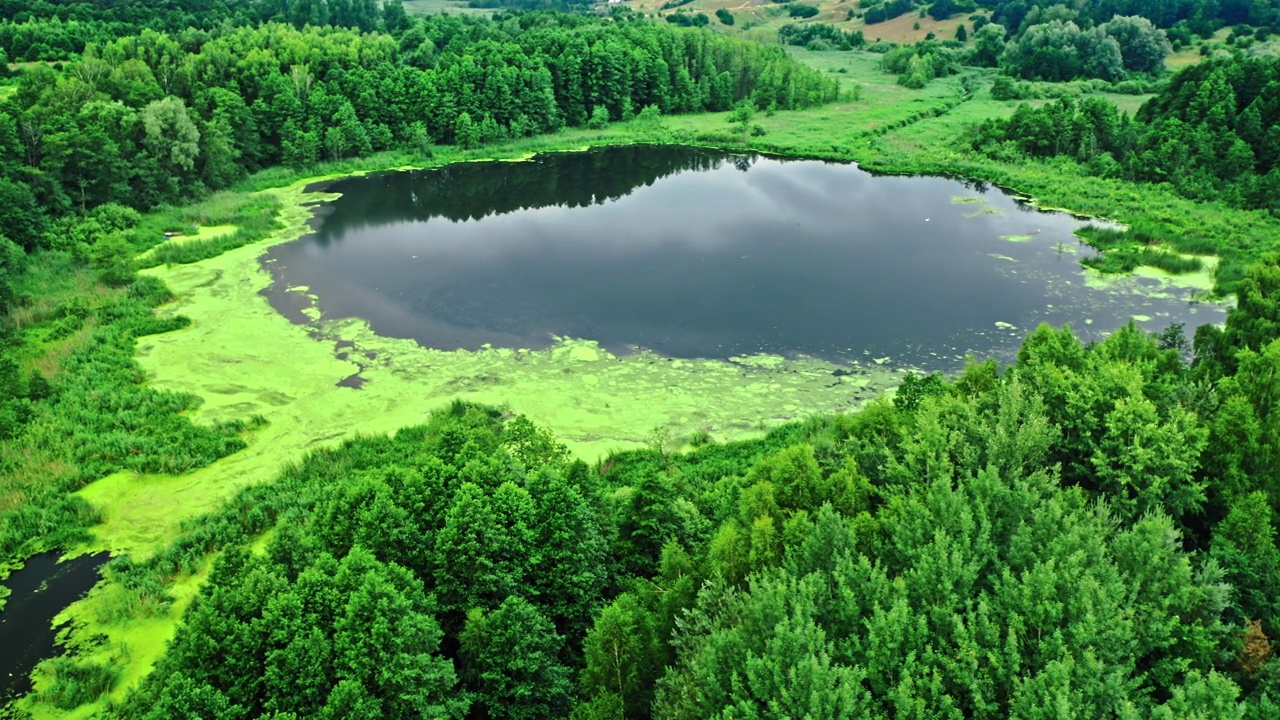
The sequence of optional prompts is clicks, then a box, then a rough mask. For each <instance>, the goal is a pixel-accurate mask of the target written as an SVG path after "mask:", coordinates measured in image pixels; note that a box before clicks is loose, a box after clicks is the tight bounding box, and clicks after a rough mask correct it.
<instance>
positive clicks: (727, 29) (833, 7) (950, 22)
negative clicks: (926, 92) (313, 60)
mask: <svg viewBox="0 0 1280 720" xmlns="http://www.w3.org/2000/svg"><path fill="white" fill-rule="evenodd" d="M416 1H426V0H416ZM798 1H802V2H804V3H805V4H807V5H813V6H815V7H817V8H818V10H819V12H818V14H817V15H816V16H814V17H812V18H809V19H807V20H797V19H796V18H793V17H791V16H790V15H788V13H787V6H786V5H785V4H779V3H775V2H772V1H771V0H694V1H693V2H691V3H689V4H687V5H682V6H680V7H679V8H674V9H671V10H662V9H661V8H662V5H663V3H664V2H665V0H626V2H625V3H624V4H625V6H626V7H629V8H631V9H632V10H635V11H636V12H643V13H656V14H659V15H668V14H671V13H674V12H679V11H684V12H687V13H699V12H700V13H706V14H707V15H709V16H710V17H711V25H710V27H711V29H713V30H716V31H718V32H723V33H726V34H729V35H738V36H742V37H745V38H748V39H751V40H756V41H759V42H777V32H778V28H780V27H782V26H783V25H787V24H789V23H801V24H803V23H811V22H823V23H829V24H833V25H836V26H838V27H839V28H840V29H842V30H845V31H847V32H856V31H858V30H861V31H862V32H863V35H865V36H866V38H867V40H868V41H875V40H877V39H882V40H889V41H891V42H897V43H910V42H917V41H920V40H924V39H925V37H926V36H927V35H928V34H929V33H930V32H932V33H934V35H935V36H936V37H938V38H941V39H950V38H954V37H955V34H956V27H957V26H958V25H960V24H961V23H964V24H966V25H967V24H969V16H968V15H956V16H954V17H951V18H949V19H947V20H942V21H938V20H934V19H933V18H931V17H927V16H926V17H923V18H922V17H920V16H919V13H918V12H913V13H909V14H907V15H902V16H900V17H897V18H894V19H893V20H890V21H888V22H883V23H878V24H876V25H866V24H865V23H863V22H862V19H861V18H855V19H852V20H850V19H848V16H849V11H850V10H853V11H855V12H857V11H858V8H857V3H856V0H798ZM720 8H725V9H727V10H729V11H730V12H732V13H733V16H734V24H733V25H731V26H726V25H724V24H723V23H721V22H720V21H719V20H718V19H717V18H716V17H715V11H716V10H719V9H720ZM917 24H919V26H920V27H919V29H917V28H916V25H917Z"/></svg>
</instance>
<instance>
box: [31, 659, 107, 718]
mask: <svg viewBox="0 0 1280 720" xmlns="http://www.w3.org/2000/svg"><path fill="white" fill-rule="evenodd" d="M47 667H48V671H49V674H50V675H52V677H53V683H52V684H51V685H50V686H49V687H48V688H46V689H45V690H43V691H41V692H40V693H39V698H40V700H41V701H43V702H47V703H49V704H51V705H53V706H54V707H56V708H59V709H62V710H71V709H73V708H77V707H80V706H81V705H83V704H85V703H90V702H93V701H95V700H97V699H98V698H100V697H102V696H103V695H105V694H107V693H108V692H110V691H111V688H112V687H113V686H114V685H115V684H116V681H117V680H119V678H120V669H119V668H118V667H116V666H114V665H113V664H111V663H109V662H108V663H101V662H92V661H78V660H73V659H70V658H65V657H60V658H54V659H53V660H50V661H49V662H48V663H47Z"/></svg>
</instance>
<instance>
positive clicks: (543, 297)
mask: <svg viewBox="0 0 1280 720" xmlns="http://www.w3.org/2000/svg"><path fill="white" fill-rule="evenodd" d="M329 189H330V190H333V191H336V192H341V193H343V196H342V197H341V198H340V199H339V200H337V201H336V202H334V203H333V204H332V206H331V207H329V208H327V214H326V215H325V217H324V218H323V220H322V221H321V222H320V224H319V226H318V229H317V231H316V232H315V233H314V235H312V236H309V237H307V238H304V239H302V240H300V241H297V242H294V243H290V244H286V245H282V246H278V247H276V248H274V249H273V250H272V251H271V253H270V257H269V259H268V261H267V262H268V266H269V267H271V269H272V272H273V273H274V274H275V276H276V278H277V283H276V285H275V287H274V288H273V291H272V297H273V299H274V301H276V302H277V303H278V306H283V304H284V302H285V300H284V298H285V296H286V295H287V293H285V292H283V291H284V290H285V288H287V287H288V286H296V285H302V286H307V287H308V288H309V290H310V292H312V293H314V294H315V295H316V296H317V297H318V303H319V307H320V309H321V310H322V311H323V313H324V315H325V317H328V318H342V317H359V318H364V319H366V320H368V321H369V323H370V325H371V326H372V328H373V330H374V331H375V332H377V333H378V334H380V335H384V336H391V337H400V338H412V339H414V340H416V341H418V342H419V343H421V344H422V345H424V346H427V347H433V348H441V349H459V348H463V349H473V350H474V349H477V348H480V347H482V346H484V345H486V344H490V345H494V346H505V347H517V348H540V347H546V346H547V345H549V344H551V343H552V342H554V339H555V337H557V336H560V337H574V338H585V339H591V340H596V341H598V342H600V343H601V345H603V346H605V347H607V348H609V349H611V350H614V351H618V352H625V351H626V350H628V349H631V348H636V347H642V348H648V349H650V350H653V351H656V352H658V353H661V354H664V355H668V356H674V357H684V358H694V357H699V358H728V357H733V356H740V355H749V354H755V353H775V354H782V355H788V356H792V355H809V356H814V357H819V358H823V359H827V360H831V361H833V362H837V363H838V362H844V361H852V360H860V359H862V360H864V359H866V358H868V357H871V358H882V357H890V358H892V359H893V360H894V361H895V362H903V363H908V364H912V365H918V366H923V367H936V368H939V369H947V368H950V367H954V366H955V365H956V363H957V362H958V361H959V360H960V359H962V358H963V357H964V355H965V354H967V353H974V354H977V355H992V354H994V355H997V356H1001V357H1006V358H1007V357H1008V356H1009V355H1010V354H1011V353H1012V352H1013V351H1015V350H1016V348H1017V346H1018V344H1019V342H1020V340H1021V338H1022V337H1023V336H1024V335H1025V333H1026V332H1027V331H1028V330H1030V329H1032V328H1034V327H1035V325H1036V324H1038V323H1040V322H1049V323H1053V324H1063V323H1068V322H1069V323H1072V324H1073V326H1074V327H1075V328H1076V330H1077V331H1078V332H1079V333H1080V334H1082V335H1084V336H1085V337H1100V336H1101V335H1102V334H1104V333H1106V332H1109V331H1111V330H1114V329H1115V328H1117V327H1119V326H1120V325H1121V324H1122V323H1123V322H1125V321H1127V320H1128V318H1129V317H1131V316H1134V315H1137V316H1139V318H1140V319H1141V320H1142V322H1143V324H1144V325H1145V326H1146V327H1148V328H1149V329H1152V330H1159V329H1163V328H1164V327H1166V326H1167V325H1168V324H1169V323H1171V322H1183V323H1186V324H1187V325H1188V326H1194V325H1196V324H1199V323H1201V322H1218V321H1221V319H1222V318H1223V310H1222V309H1221V308H1220V307H1217V306H1213V305H1201V304H1198V303H1195V302H1192V301H1190V299H1189V298H1190V296H1191V292H1190V291H1189V290H1180V289H1177V288H1171V287H1168V286H1167V285H1164V284H1162V283H1160V282H1158V281H1156V280H1144V279H1135V280H1132V281H1130V282H1129V283H1128V288H1127V289H1121V290H1116V289H1098V288H1094V287H1090V285H1089V283H1087V282H1086V276H1085V272H1084V271H1083V269H1082V268H1081V267H1080V265H1079V260H1080V258H1081V257H1082V256H1083V255H1084V254H1088V253H1091V250H1090V249H1089V248H1088V247H1087V246H1085V245H1083V244H1082V243H1080V242H1079V240H1078V239H1077V238H1075V237H1074V236H1073V234H1072V233H1073V231H1074V230H1075V229H1076V228H1077V227H1078V226H1079V225H1080V224H1081V222H1082V221H1081V220H1079V219H1077V218H1073V217H1072V216H1070V215H1067V214H1065V213H1049V212H1041V211H1037V210H1035V209H1033V208H1031V207H1029V206H1027V205H1026V204H1023V203H1020V202H1018V201H1016V200H1015V199H1014V198H1012V197H1011V196H1009V195H1008V194H1006V193H1004V192H1002V191H1000V190H998V189H994V188H990V187H988V186H984V185H981V184H975V183H963V182H960V181H957V180H952V179H946V178H936V177H884V176H875V175H872V174H870V173H867V172H865V171H863V170H860V169H859V168H857V167H856V166H853V165H848V164H837V163H827V162H819V161H806V160H783V159H778V158H772V157H762V156H758V155H753V154H739V155H731V154H725V153H721V152H715V151H706V150H700V149H692V148H680V147H655V146H632V147H622V148H608V149H601V150H595V151H591V152H583V153H567V154H554V155H544V156H539V157H537V158H535V159H533V160H531V161H528V162H515V163H509V162H486V163H465V164H458V165H453V166H449V167H446V168H443V169H439V170H431V171H413V172H399V173H387V174H382V175H377V176H372V177H364V178H353V179H348V180H344V181H341V182H339V183H336V184H335V185H333V186H332V187H330V188H329Z"/></svg>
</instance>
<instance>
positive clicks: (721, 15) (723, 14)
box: [716, 8, 733, 25]
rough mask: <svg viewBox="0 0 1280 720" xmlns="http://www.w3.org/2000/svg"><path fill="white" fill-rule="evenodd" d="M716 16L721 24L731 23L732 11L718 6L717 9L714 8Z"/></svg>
mask: <svg viewBox="0 0 1280 720" xmlns="http://www.w3.org/2000/svg"><path fill="white" fill-rule="evenodd" d="M716 18H717V19H718V20H719V21H720V23H721V24H722V25H732V24H733V13H731V12H729V9H728V8H720V9H719V10H716Z"/></svg>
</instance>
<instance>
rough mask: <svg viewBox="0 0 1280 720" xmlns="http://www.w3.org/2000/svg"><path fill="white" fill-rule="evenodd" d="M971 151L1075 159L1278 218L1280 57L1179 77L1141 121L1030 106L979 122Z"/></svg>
mask: <svg viewBox="0 0 1280 720" xmlns="http://www.w3.org/2000/svg"><path fill="white" fill-rule="evenodd" d="M974 144H975V146H976V147H978V148H980V149H984V150H985V151H987V152H989V153H992V154H996V155H1000V154H1001V153H1006V152H1008V151H1011V150H1012V151H1015V152H1017V153H1022V154H1025V155H1029V156H1033V157H1052V156H1060V155H1065V156H1071V157H1074V158H1075V159H1076V160H1079V161H1080V162H1082V163H1086V164H1087V165H1088V166H1089V168H1090V169H1091V170H1092V171H1093V172H1095V173H1097V174H1100V175H1109V176H1121V177H1126V178H1130V179H1133V180H1139V181H1143V182H1161V183H1169V184H1171V185H1172V186H1173V187H1175V188H1177V189H1178V191H1180V192H1182V193H1183V194H1185V195H1187V196H1189V197H1193V198H1202V199H1219V200H1225V201H1227V202H1229V203H1232V204H1234V205H1237V206H1242V207H1251V208H1265V209H1269V210H1271V211H1273V212H1280V59H1274V58H1241V59H1222V60H1212V61H1208V62H1204V63H1201V64H1199V65H1196V66H1194V67H1191V68H1188V69H1186V70H1183V71H1182V72H1180V73H1178V74H1177V75H1176V76H1174V78H1173V79H1172V80H1171V81H1170V82H1169V85H1168V86H1167V87H1166V88H1165V89H1164V90H1163V91H1161V92H1160V93H1159V94H1157V95H1156V96H1155V97H1154V98H1152V99H1151V100H1150V101H1149V102H1148V103H1147V104H1146V105H1144V106H1143V107H1142V109H1141V110H1140V111H1139V112H1138V114H1137V116H1136V117H1135V118H1130V117H1129V116H1127V115H1121V114H1120V113H1118V112H1117V111H1116V109H1115V106H1114V105H1112V104H1110V103H1108V102H1106V101H1104V100H1101V99H1098V98H1086V99H1084V100H1081V101H1078V102H1077V101H1075V100H1072V99H1070V98H1064V99H1062V100H1060V101H1058V102H1056V103H1053V104H1051V105H1046V106H1044V107H1042V108H1039V109H1033V108H1031V107H1029V106H1025V105H1024V106H1021V107H1019V108H1018V110H1017V111H1015V112H1014V114H1013V116H1012V117H1010V118H1009V119H1008V120H989V121H986V122H985V123H983V124H982V125H981V127H979V128H978V130H977V132H976V136H975V140H974Z"/></svg>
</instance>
